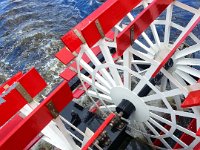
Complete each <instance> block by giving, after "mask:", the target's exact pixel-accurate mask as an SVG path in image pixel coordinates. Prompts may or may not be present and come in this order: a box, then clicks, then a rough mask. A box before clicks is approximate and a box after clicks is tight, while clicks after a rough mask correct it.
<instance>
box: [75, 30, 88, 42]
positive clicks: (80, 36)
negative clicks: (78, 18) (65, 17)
mask: <svg viewBox="0 0 200 150" xmlns="http://www.w3.org/2000/svg"><path fill="white" fill-rule="evenodd" d="M74 33H75V34H76V36H77V37H78V38H79V39H80V40H81V42H82V43H83V44H85V43H86V40H85V38H84V37H83V35H82V34H81V33H80V32H79V31H78V30H77V29H74Z"/></svg>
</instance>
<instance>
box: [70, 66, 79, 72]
mask: <svg viewBox="0 0 200 150" xmlns="http://www.w3.org/2000/svg"><path fill="white" fill-rule="evenodd" d="M69 69H70V70H71V71H74V72H76V73H78V71H77V70H76V68H74V67H72V66H70V67H69Z"/></svg>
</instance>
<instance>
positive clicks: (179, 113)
mask: <svg viewBox="0 0 200 150" xmlns="http://www.w3.org/2000/svg"><path fill="white" fill-rule="evenodd" d="M174 113H175V115H178V116H182V117H188V118H195V117H196V116H195V115H194V114H193V113H189V112H185V111H177V110H174Z"/></svg>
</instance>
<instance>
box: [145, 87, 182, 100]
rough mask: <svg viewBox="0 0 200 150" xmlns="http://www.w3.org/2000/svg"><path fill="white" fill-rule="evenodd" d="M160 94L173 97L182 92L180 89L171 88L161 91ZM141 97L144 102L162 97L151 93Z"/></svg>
mask: <svg viewBox="0 0 200 150" xmlns="http://www.w3.org/2000/svg"><path fill="white" fill-rule="evenodd" d="M162 94H163V95H164V96H165V97H166V98H167V97H173V96H176V95H181V94H182V92H181V90H180V89H173V90H169V91H165V92H162ZM142 99H143V101H144V102H149V101H153V100H159V99H162V97H161V95H160V94H152V95H149V96H146V97H143V98H142Z"/></svg>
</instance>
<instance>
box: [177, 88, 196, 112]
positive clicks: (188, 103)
mask: <svg viewBox="0 0 200 150" xmlns="http://www.w3.org/2000/svg"><path fill="white" fill-rule="evenodd" d="M193 106H200V90H197V91H192V92H190V93H189V94H188V96H187V97H186V98H185V100H184V102H183V103H182V104H181V107H182V108H187V107H193Z"/></svg>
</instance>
